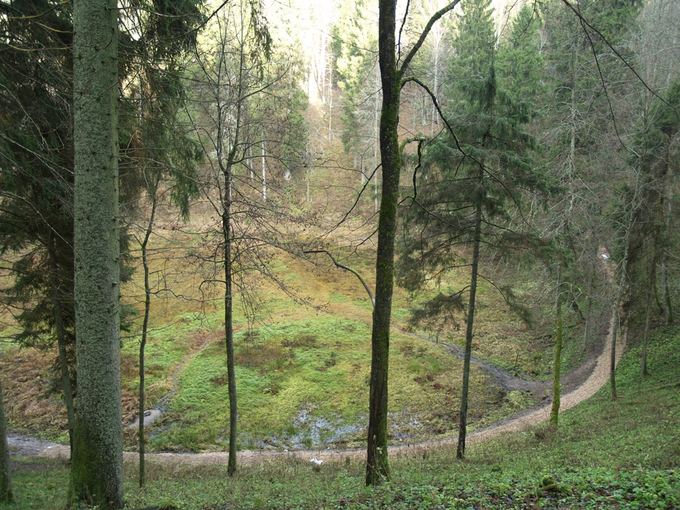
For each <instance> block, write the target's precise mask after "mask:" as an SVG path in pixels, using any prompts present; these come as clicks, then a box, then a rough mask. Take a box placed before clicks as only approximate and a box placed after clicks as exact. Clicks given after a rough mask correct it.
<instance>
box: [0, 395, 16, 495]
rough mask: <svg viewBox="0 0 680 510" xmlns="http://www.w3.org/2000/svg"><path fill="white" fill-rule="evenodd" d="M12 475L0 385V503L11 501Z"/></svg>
mask: <svg viewBox="0 0 680 510" xmlns="http://www.w3.org/2000/svg"><path fill="white" fill-rule="evenodd" d="M13 500H14V495H13V493H12V475H11V473H10V469H9V447H8V446H7V419H6V418H5V402H4V394H3V391H2V386H0V503H11V502H12V501H13Z"/></svg>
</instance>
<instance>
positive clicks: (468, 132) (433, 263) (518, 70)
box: [400, 0, 547, 458]
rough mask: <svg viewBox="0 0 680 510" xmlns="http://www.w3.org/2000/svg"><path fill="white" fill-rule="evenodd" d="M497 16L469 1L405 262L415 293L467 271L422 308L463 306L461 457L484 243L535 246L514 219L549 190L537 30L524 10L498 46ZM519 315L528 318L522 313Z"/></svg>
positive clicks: (478, 0) (409, 218)
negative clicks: (539, 122)
mask: <svg viewBox="0 0 680 510" xmlns="http://www.w3.org/2000/svg"><path fill="white" fill-rule="evenodd" d="M492 14H493V11H492V8H491V1H490V0H469V1H467V2H464V3H463V14H462V16H461V17H460V19H459V28H458V33H457V35H456V38H455V40H454V48H453V49H454V56H453V57H452V59H451V61H450V62H449V68H448V74H447V79H446V83H447V84H448V86H446V87H445V90H444V94H445V96H446V101H447V104H448V107H447V108H446V110H445V117H446V119H447V123H448V125H449V126H450V127H451V131H447V132H446V134H445V135H440V136H438V137H436V138H435V139H433V140H431V141H428V142H427V147H426V150H425V151H424V154H423V159H422V162H421V163H422V170H421V171H420V172H419V175H418V178H417V181H416V184H417V185H416V188H415V189H414V190H413V197H412V200H411V201H410V206H409V208H408V211H407V212H406V215H405V219H404V221H405V228H404V230H405V232H407V233H408V234H407V235H405V236H404V241H403V246H402V249H403V255H402V258H401V265H400V274H401V278H402V281H403V282H404V284H405V285H406V286H407V287H408V288H410V290H412V291H417V290H419V289H420V288H422V287H423V285H424V284H425V282H426V281H428V278H427V275H432V274H435V275H445V274H446V272H447V271H448V270H449V269H450V268H453V267H461V266H464V267H468V268H469V269H470V283H469V285H467V286H466V287H465V288H463V289H451V288H448V287H446V285H442V286H441V287H440V294H439V295H438V296H437V297H436V298H434V299H433V300H431V301H430V302H429V303H426V304H425V305H424V307H423V309H422V310H421V311H420V312H419V315H420V316H421V317H426V316H428V315H433V314H442V313H448V314H451V313H452V312H455V311H456V309H458V308H463V307H464V308H466V331H465V355H464V360H463V385H462V394H461V407H460V414H459V440H458V450H457V457H458V458H463V456H464V454H465V442H466V433H467V415H468V400H469V374H470V357H471V351H472V340H473V335H474V324H475V308H476V300H477V295H476V294H477V287H478V279H479V273H480V271H479V268H480V264H481V263H482V262H483V250H484V248H483V247H485V246H487V245H490V246H496V247H499V246H502V247H503V248H504V249H505V250H506V251H510V250H519V249H522V248H524V247H525V246H526V245H527V243H530V242H532V240H533V238H532V236H531V235H530V233H529V232H526V231H524V230H518V229H517V227H516V226H513V222H512V220H513V215H514V214H517V212H518V208H519V207H520V206H521V203H522V201H523V200H524V199H525V190H526V191H530V192H532V193H536V192H540V191H543V190H545V189H547V184H546V182H545V180H544V179H543V176H542V175H541V174H540V173H539V172H538V171H537V170H536V169H535V168H534V167H533V165H532V160H531V157H530V156H531V151H532V148H533V145H534V142H533V138H532V137H531V136H530V135H529V134H528V133H527V132H526V123H527V122H528V121H529V120H530V119H531V117H532V114H533V112H532V106H531V105H532V94H534V93H535V91H536V89H537V81H536V80H537V76H538V69H539V68H540V58H539V57H538V46H537V25H536V24H534V23H533V22H532V20H531V17H530V15H529V14H527V12H524V14H522V15H521V16H519V17H518V20H517V22H516V23H515V25H514V26H513V35H512V36H511V37H510V39H509V41H507V42H504V44H507V45H508V46H507V47H505V46H501V48H499V47H498V41H497V38H496V32H495V26H494V22H493V16H492ZM522 33H523V34H524V35H523V36H520V34H522ZM532 78H533V80H534V81H531V79H532ZM520 83H522V86H521V88H519V90H518V85H519V84H520ZM407 203H409V201H407ZM470 252H471V253H470ZM442 279H443V280H445V278H442ZM465 294H467V296H468V298H467V303H465V302H464V300H463V296H464V295H465ZM506 297H507V298H508V299H510V298H511V294H510V293H509V292H507V293H506ZM516 310H517V311H518V312H519V313H524V312H523V311H522V310H521V309H520V308H519V307H517V308H516Z"/></svg>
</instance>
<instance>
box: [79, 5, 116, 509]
mask: <svg viewBox="0 0 680 510" xmlns="http://www.w3.org/2000/svg"><path fill="white" fill-rule="evenodd" d="M117 13H118V10H117V5H116V2H115V1H114V0H97V1H92V2H76V3H75V5H74V11H73V29H74V43H73V52H74V59H73V61H74V67H73V97H74V119H73V130H74V132H73V139H74V163H75V187H74V198H75V205H74V257H75V302H76V331H77V345H76V352H77V368H78V374H79V375H80V376H79V380H78V407H77V412H76V428H75V442H74V448H73V459H72V463H71V494H70V498H71V499H72V501H74V502H80V501H83V502H85V503H87V504H91V505H97V506H99V507H100V508H102V509H116V508H122V507H123V430H122V423H121V422H122V417H121V400H120V396H121V388H120V338H119V326H120V304H119V296H120V266H119V257H120V247H119V223H120V217H119V213H118V133H117V128H118V16H117Z"/></svg>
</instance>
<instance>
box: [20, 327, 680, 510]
mask: <svg viewBox="0 0 680 510" xmlns="http://www.w3.org/2000/svg"><path fill="white" fill-rule="evenodd" d="M638 354H639V352H638V349H637V347H635V346H633V347H632V348H631V349H630V350H629V351H628V352H627V353H626V354H625V356H624V357H623V359H622V362H621V364H620V366H619V369H618V372H617V373H618V384H619V391H620V397H619V399H618V400H617V401H615V402H612V401H610V399H609V388H608V387H607V386H605V387H603V388H602V389H601V390H600V391H599V392H598V393H597V394H596V395H595V396H594V397H593V398H591V399H590V400H588V401H587V402H585V403H582V404H580V405H578V406H576V407H575V408H573V409H571V410H569V411H567V412H565V413H564V414H563V416H562V420H561V424H560V428H559V430H558V431H557V432H552V431H550V430H548V429H546V428H545V427H544V426H539V427H535V428H533V429H530V430H528V431H525V432H519V433H509V434H507V435H504V436H501V437H498V438H495V439H493V440H489V441H486V442H483V443H478V444H474V445H471V446H470V448H469V452H468V460H466V461H465V462H464V463H457V462H455V461H454V460H453V459H454V452H453V450H451V449H449V448H442V449H441V450H440V451H438V452H436V453H431V454H427V455H419V456H417V457H404V458H399V459H395V460H394V462H393V480H392V482H391V483H389V484H385V485H383V486H382V487H379V488H377V489H375V490H369V489H364V488H363V487H362V485H363V484H362V482H363V465H362V463H361V462H353V461H349V462H344V463H340V464H328V465H323V466H322V467H321V469H320V470H319V471H314V470H313V469H312V466H311V464H310V463H309V462H308V461H305V460H292V459H291V460H286V461H284V462H275V463H270V464H263V465H259V466H252V467H246V468H244V469H243V470H242V472H241V473H240V475H239V476H238V477H237V478H236V479H234V480H229V479H228V478H227V477H226V474H225V471H224V470H223V469H222V468H221V467H215V466H212V467H204V468H197V467H191V468H181V467H177V466H173V467H167V466H152V472H151V480H150V483H149V485H148V487H147V488H146V489H145V490H143V491H139V490H137V489H136V488H135V487H134V478H133V477H134V470H133V469H129V470H128V474H129V477H130V478H129V480H130V483H129V485H128V488H127V489H128V492H127V494H128V505H129V508H131V509H135V508H143V507H145V506H148V505H156V506H157V507H158V508H177V509H183V510H184V509H186V510H218V509H219V510H222V509H226V508H229V509H232V508H242V509H257V508H276V509H289V508H309V509H312V508H314V509H317V508H357V509H369V508H371V509H375V508H385V509H387V508H389V509H404V510H405V509H413V508H423V509H425V508H485V509H505V508H517V509H522V508H602V509H605V508H631V509H633V508H635V509H641V508H649V509H673V508H678V507H680V382H679V380H678V366H680V328H672V329H666V330H661V331H657V332H656V334H655V336H654V339H653V343H652V350H651V356H650V367H651V370H652V375H651V376H650V377H649V378H646V379H644V380H641V379H640V376H639V363H638ZM15 469H16V471H17V473H16V488H17V493H18V494H19V503H18V504H17V505H15V506H13V507H8V508H13V509H14V508H17V509H18V508H22V509H24V508H25V509H50V508H59V506H58V505H57V506H54V502H55V501H59V502H60V501H62V498H63V497H64V494H65V488H66V481H67V477H68V472H67V469H66V468H65V467H64V466H63V465H61V464H59V463H54V462H47V461H39V462H36V461H35V460H31V459H19V460H18V461H17V463H16V465H15Z"/></svg>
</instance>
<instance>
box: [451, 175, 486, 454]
mask: <svg viewBox="0 0 680 510" xmlns="http://www.w3.org/2000/svg"><path fill="white" fill-rule="evenodd" d="M483 172H484V171H483V169H482V168H480V169H479V173H480V175H479V187H480V189H479V190H478V191H477V193H478V196H477V198H476V202H477V203H476V204H475V232H474V239H473V243H474V245H473V249H472V267H471V275H470V300H469V302H468V313H467V323H466V327H465V354H464V356H463V389H462V391H461V396H460V416H459V417H458V446H457V447H456V458H457V459H463V458H464V457H465V441H466V438H467V414H468V400H469V399H468V393H469V388H470V358H471V357H472V338H473V333H474V325H475V304H476V299H477V275H478V273H479V248H480V244H481V236H482V197H483V190H482V186H483V182H482V178H483Z"/></svg>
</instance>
